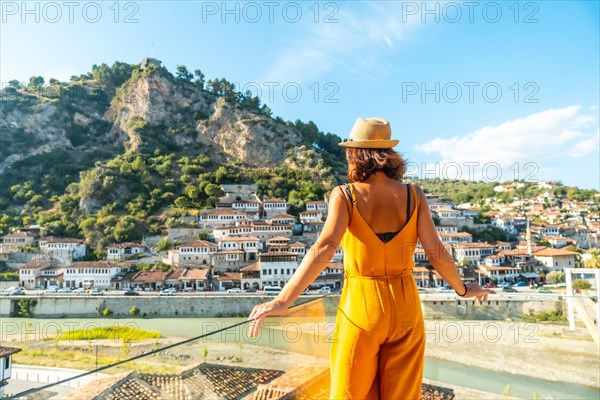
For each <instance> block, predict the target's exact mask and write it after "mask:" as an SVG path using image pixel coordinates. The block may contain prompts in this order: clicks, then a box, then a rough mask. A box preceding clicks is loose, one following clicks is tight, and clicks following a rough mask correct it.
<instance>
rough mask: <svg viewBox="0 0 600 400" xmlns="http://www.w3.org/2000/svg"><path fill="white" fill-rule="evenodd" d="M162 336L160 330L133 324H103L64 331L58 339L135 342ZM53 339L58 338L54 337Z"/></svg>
mask: <svg viewBox="0 0 600 400" xmlns="http://www.w3.org/2000/svg"><path fill="white" fill-rule="evenodd" d="M160 337H162V336H161V334H160V332H158V331H145V330H143V329H139V328H136V327H132V326H101V327H94V328H88V329H77V330H73V331H68V330H67V331H64V332H62V334H61V335H60V337H59V338H58V340H98V339H114V340H123V342H125V343H128V342H134V341H137V340H142V339H153V338H160ZM52 340H56V338H53V339H52Z"/></svg>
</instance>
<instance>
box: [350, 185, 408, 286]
mask: <svg viewBox="0 0 600 400" xmlns="http://www.w3.org/2000/svg"><path fill="white" fill-rule="evenodd" d="M349 186H350V195H351V196H352V200H353V201H352V202H351V206H352V210H351V211H350V213H351V214H350V224H349V225H348V228H347V230H346V233H345V234H344V236H343V238H342V241H341V245H342V248H343V249H344V274H345V276H348V275H351V276H352V275H360V276H388V275H398V274H405V273H409V272H411V271H412V268H413V267H414V261H413V253H414V250H415V247H416V244H417V240H418V235H417V221H416V219H417V211H418V206H419V198H418V196H417V193H416V190H415V188H414V187H413V186H412V185H405V184H402V183H399V182H396V181H394V180H391V179H389V178H381V177H377V178H375V179H372V180H370V181H368V182H366V183H353V184H351V185H349ZM407 189H408V190H409V192H407ZM409 193H410V194H409ZM409 197H410V199H412V201H411V204H410V208H409V209H408V210H407V207H408V200H409ZM396 232H397V233H396ZM378 234H387V235H388V236H390V237H391V238H390V240H389V241H386V240H384V239H382V237H380V236H378ZM382 236H385V235H382Z"/></svg>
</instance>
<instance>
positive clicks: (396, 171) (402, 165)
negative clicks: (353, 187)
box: [346, 147, 406, 182]
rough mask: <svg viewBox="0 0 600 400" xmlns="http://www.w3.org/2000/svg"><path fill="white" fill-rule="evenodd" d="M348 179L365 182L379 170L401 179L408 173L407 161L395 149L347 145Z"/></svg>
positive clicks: (393, 177)
mask: <svg viewBox="0 0 600 400" xmlns="http://www.w3.org/2000/svg"><path fill="white" fill-rule="evenodd" d="M346 160H347V161H348V179H350V181H351V182H364V181H366V180H367V179H369V177H370V176H371V175H372V174H374V173H375V172H377V171H382V172H384V173H385V174H386V175H387V176H388V177H390V178H392V179H394V180H397V181H399V180H401V179H402V177H403V176H404V174H405V173H406V161H405V160H404V158H403V157H402V156H401V155H400V154H398V152H396V151H395V150H394V149H392V148H387V149H366V148H355V147H346Z"/></svg>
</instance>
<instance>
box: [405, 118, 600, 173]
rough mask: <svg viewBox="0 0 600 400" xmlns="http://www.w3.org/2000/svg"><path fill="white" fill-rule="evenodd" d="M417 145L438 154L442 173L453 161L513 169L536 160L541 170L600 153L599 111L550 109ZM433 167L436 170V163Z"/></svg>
mask: <svg viewBox="0 0 600 400" xmlns="http://www.w3.org/2000/svg"><path fill="white" fill-rule="evenodd" d="M415 148H416V149H417V150H418V151H421V152H424V153H428V154H436V153H437V154H438V155H439V156H440V158H441V160H440V161H439V162H438V163H435V164H436V165H438V166H437V169H438V171H439V170H443V169H444V168H445V169H446V170H449V165H452V164H453V163H456V164H458V165H461V166H466V165H468V164H467V163H479V164H477V166H483V165H490V164H492V163H495V165H496V164H497V165H499V166H500V167H501V168H503V169H506V170H507V171H510V170H509V169H508V167H512V166H514V165H515V163H519V164H518V165H520V167H519V168H523V166H524V165H525V164H526V163H534V165H536V166H537V167H538V168H539V169H540V170H541V169H543V168H544V163H548V162H550V161H551V160H552V161H556V160H564V157H565V156H568V157H573V158H580V157H585V156H588V155H590V154H593V153H594V152H595V153H596V154H597V153H598V148H599V132H598V120H597V117H596V116H595V115H594V114H583V113H582V111H581V107H580V106H570V107H565V108H558V109H550V110H546V111H542V112H540V113H536V114H532V115H528V116H526V117H524V118H518V119H514V120H510V121H506V122H503V123H501V124H499V125H497V126H486V127H483V128H481V129H478V130H476V131H474V132H470V133H467V134H466V135H464V136H461V137H452V138H435V139H432V140H430V141H428V142H425V143H423V144H420V145H416V146H415ZM429 168H430V170H434V166H431V165H430V166H429ZM465 168H466V167H465ZM475 170H476V171H477V170H478V167H475ZM509 175H510V174H509Z"/></svg>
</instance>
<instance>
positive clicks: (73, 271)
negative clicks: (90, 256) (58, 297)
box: [63, 261, 123, 289]
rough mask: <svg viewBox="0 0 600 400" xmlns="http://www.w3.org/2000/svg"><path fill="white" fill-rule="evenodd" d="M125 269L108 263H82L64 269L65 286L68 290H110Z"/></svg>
mask: <svg viewBox="0 0 600 400" xmlns="http://www.w3.org/2000/svg"><path fill="white" fill-rule="evenodd" d="M122 269H123V267H122V266H121V265H118V264H111V263H109V262H108V261H80V262H75V263H73V264H71V265H68V266H66V267H65V268H64V269H63V284H64V286H65V287H68V288H72V289H74V288H81V287H84V288H85V287H95V288H98V289H109V288H110V286H111V278H114V277H115V276H116V275H117V274H118V273H119V272H121V270H122Z"/></svg>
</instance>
